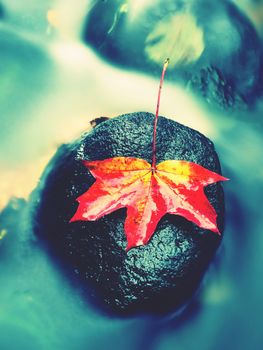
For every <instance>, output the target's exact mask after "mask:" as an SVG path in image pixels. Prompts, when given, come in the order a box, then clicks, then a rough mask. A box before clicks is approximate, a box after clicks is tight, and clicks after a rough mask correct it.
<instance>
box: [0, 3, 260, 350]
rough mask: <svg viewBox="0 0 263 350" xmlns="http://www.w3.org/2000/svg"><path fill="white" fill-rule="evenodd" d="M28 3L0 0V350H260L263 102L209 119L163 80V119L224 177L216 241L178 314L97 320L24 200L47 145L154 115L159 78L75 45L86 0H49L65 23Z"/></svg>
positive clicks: (44, 159)
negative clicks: (215, 159)
mask: <svg viewBox="0 0 263 350" xmlns="http://www.w3.org/2000/svg"><path fill="white" fill-rule="evenodd" d="M236 2H237V1H236ZM37 3H41V2H40V1H38V2H37V1H35V2H33V1H29V0H27V1H24V2H23V6H22V5H18V2H17V1H14V0H13V1H11V0H9V1H3V4H4V5H6V7H5V6H4V9H5V8H6V12H4V13H6V14H8V16H7V15H6V19H4V20H3V21H2V23H1V24H0V50H1V55H0V73H1V85H0V88H1V90H0V102H1V105H0V109H1V114H0V122H1V128H0V150H1V151H0V167H1V171H0V191H1V193H0V208H1V210H2V212H1V214H0V266H1V267H0V286H1V288H0V349H3V350H6V349H7V350H9V349H10V350H16V349H27V350H29V349H34V350H38V349H41V350H42V349H43V350H49V349H50V350H53V349H54V350H60V349H61V350H62V349H63V350H73V349H74V350H86V349H91V350H102V349H106V348H113V347H114V349H115V350H122V349H126V350H137V349H138V350H140V349H144V350H174V349H179V350H180V349H182V350H192V349H202V350H211V349H213V350H217V349H218V350H219V349H222V348H223V349H227V350H228V349H238V350H246V349H253V350H259V349H262V343H263V336H262V314H263V303H262V294H263V280H262V265H263V235H262V231H263V220H262V193H263V182H262V179H263V161H262V149H263V138H262V123H261V120H262V111H263V108H262V103H260V102H259V103H258V105H257V106H256V107H255V108H254V110H253V111H249V112H243V113H241V112H240V113H237V112H236V113H233V112H222V111H221V112H218V111H217V112H215V111H214V110H213V109H212V108H208V107H205V106H204V105H203V104H202V103H201V102H200V101H198V100H197V99H196V98H195V97H194V96H192V95H190V94H189V93H187V92H185V91H184V90H183V89H182V88H181V87H178V86H175V85H174V84H171V83H168V82H165V85H164V90H163V96H162V101H161V111H160V114H161V115H165V116H167V117H169V118H171V119H174V120H176V121H178V122H181V123H183V124H185V125H188V126H190V127H193V128H195V129H197V130H199V131H201V132H202V133H204V134H205V135H207V136H208V137H209V138H211V139H212V141H213V142H214V144H215V147H216V149H217V152H218V154H219V157H220V160H221V165H222V172H223V175H224V176H226V177H228V178H230V181H229V182H227V183H224V189H225V196H226V228H225V235H224V239H223V242H222V245H221V247H220V248H219V251H218V254H217V256H216V257H215V259H214V261H213V263H212V264H211V266H210V269H209V270H208V272H207V274H206V275H205V278H204V280H203V281H202V285H201V287H200V289H199V291H198V292H197V294H196V296H195V297H194V298H193V300H192V302H191V304H190V305H189V308H188V309H187V310H185V312H183V313H182V314H181V315H180V316H174V315H169V316H167V317H164V318H154V317H148V316H138V317H133V318H124V319H123V318H112V317H111V318H110V317H109V316H106V315H101V314H99V313H98V312H97V311H96V310H95V309H94V308H93V307H92V306H91V305H89V304H88V303H87V302H85V300H83V298H82V296H81V295H80V294H79V293H78V291H77V290H76V289H75V288H74V287H73V286H72V285H71V283H70V281H68V280H67V279H66V277H65V276H64V275H63V274H62V273H61V271H60V270H59V268H58V267H57V266H56V265H55V263H54V262H53V261H51V260H50V258H49V256H48V255H47V254H46V252H45V251H43V250H42V249H41V247H40V246H39V245H38V241H37V240H36V239H35V238H34V236H33V235H32V233H31V232H30V230H29V229H28V227H29V222H28V220H29V218H28V216H27V212H26V205H27V204H26V199H27V197H28V195H29V193H30V192H31V191H32V189H33V188H34V187H35V186H36V185H37V179H38V177H39V175H40V173H41V171H42V170H43V168H44V167H45V165H46V163H47V161H48V159H49V158H50V157H51V156H52V154H53V153H54V152H55V150H56V148H57V147H58V146H59V145H60V144H61V143H63V142H70V141H71V140H73V139H74V138H75V137H78V136H79V134H80V133H81V132H82V131H85V130H86V129H88V128H89V122H90V120H92V119H94V118H96V117H99V116H109V117H112V116H117V115H119V114H122V113H127V112H135V111H143V110H145V111H149V112H154V110H155V105H156V96H157V89H158V80H155V79H153V78H151V77H149V76H146V75H144V74H139V73H136V72H131V71H125V70H124V69H118V68H115V67H112V66H110V65H109V64H107V63H105V62H104V61H102V60H101V59H100V58H99V57H97V56H96V55H95V54H94V52H92V51H91V49H89V48H88V47H87V46H84V45H83V44H82V43H81V42H80V41H79V39H78V35H77V34H76V33H78V31H79V28H80V24H79V18H80V17H79V16H80V13H81V11H82V10H83V8H84V7H85V6H87V5H88V4H89V2H88V1H84V0H79V1H78V2H75V3H79V6H76V11H75V12H74V14H72V12H73V11H72V12H71V11H70V10H69V8H68V7H66V8H65V9H64V7H63V2H61V1H57V2H56V4H57V8H59V9H60V8H63V9H64V10H63V11H64V12H63V11H62V12H61V13H62V14H61V15H60V16H62V19H63V20H62V19H61V17H59V16H58V14H57V13H56V12H54V11H53V10H52V11H53V12H52V11H51V10H50V9H52V5H54V3H55V2H54V1H49V2H45V5H41V4H39V5H38V6H37V5H36V4H37ZM69 3H70V5H71V6H72V7H73V8H74V6H75V5H74V3H73V2H72V1H69ZM243 3H244V2H243ZM61 4H62V7H61ZM8 10H9V12H8ZM30 11H31V12H30ZM48 11H49V12H48ZM21 14H24V15H25V16H26V15H27V16H28V17H27V20H25V16H24V15H23V16H22V15H21ZM46 14H47V18H48V19H49V20H48V21H49V22H48V21H47V20H46ZM63 16H65V18H66V19H67V25H65V24H64V22H65V19H64V17H63ZM59 21H61V22H60V23H62V24H63V25H62V24H61V25H60V26H59V25H57V23H59ZM56 25H57V26H56ZM11 197H13V199H11V200H10V198H11ZM18 198H20V199H18ZM6 206H7V207H6Z"/></svg>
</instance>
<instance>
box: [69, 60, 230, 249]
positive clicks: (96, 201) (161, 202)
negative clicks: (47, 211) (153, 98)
mask: <svg viewBox="0 0 263 350" xmlns="http://www.w3.org/2000/svg"><path fill="white" fill-rule="evenodd" d="M167 64H168V63H166V64H165V65H164V69H163V72H162V77H161V81H160V86H159V94H158V103H157V110H156V117H155V122H154V133H153V159H152V164H150V163H148V162H147V161H146V160H144V159H138V158H130V157H115V158H109V159H105V160H95V161H84V165H85V166H86V167H87V168H88V169H89V170H90V172H91V174H92V175H93V176H94V177H95V178H96V182H95V183H94V184H93V185H92V186H91V187H90V188H89V190H88V191H87V192H85V193H84V194H82V195H81V196H80V197H79V198H78V199H77V200H78V202H79V206H78V209H77V211H76V213H75V214H74V216H73V217H72V219H71V220H70V222H73V221H78V220H88V221H93V220H97V219H99V218H101V217H102V216H104V215H107V214H110V213H111V212H113V211H115V210H117V209H120V208H127V218H126V221H125V227H124V229H125V233H126V236H127V243H128V244H127V250H129V249H130V248H132V247H136V246H140V245H144V244H146V243H147V242H148V241H149V240H150V238H151V237H152V235H153V234H154V231H155V228H156V226H157V224H158V222H159V221H160V219H161V218H162V217H163V216H164V215H165V214H166V213H170V214H176V215H181V216H183V217H185V218H186V219H188V220H190V221H192V222H194V223H195V224H196V225H198V226H199V227H202V228H204V229H209V230H211V231H214V232H216V233H218V234H220V233H219V230H218V228H217V224H216V218H217V214H216V212H215V210H214V208H213V207H212V206H211V204H210V203H209V201H208V199H207V197H206V196H205V194H204V187H205V186H207V185H209V184H212V183H215V182H218V181H224V180H227V179H226V178H224V177H223V176H221V175H218V174H216V173H214V172H212V171H210V170H207V169H205V168H203V167H202V166H201V165H198V164H195V163H191V162H187V161H184V160H166V161H163V162H161V163H159V164H158V165H156V126H157V119H158V112H159V101H160V93H161V88H162V83H163V79H164V74H165V70H166V67H167Z"/></svg>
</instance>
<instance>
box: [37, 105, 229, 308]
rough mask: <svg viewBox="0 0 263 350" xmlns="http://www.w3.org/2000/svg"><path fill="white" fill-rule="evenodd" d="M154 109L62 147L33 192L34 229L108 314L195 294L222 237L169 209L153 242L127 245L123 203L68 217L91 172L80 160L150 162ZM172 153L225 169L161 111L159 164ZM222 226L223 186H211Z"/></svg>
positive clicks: (197, 137)
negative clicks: (82, 217)
mask: <svg viewBox="0 0 263 350" xmlns="http://www.w3.org/2000/svg"><path fill="white" fill-rule="evenodd" d="M152 130H153V115H152V114H150V113H144V112H140V113H132V114H128V115H123V116H120V117H117V118H114V119H111V120H108V121H105V122H103V123H101V124H99V125H98V126H97V127H95V129H93V130H92V131H91V132H88V133H86V134H84V135H83V136H82V137H81V138H80V139H79V140H77V141H75V142H73V143H71V144H68V145H63V146H61V147H60V148H59V149H58V151H57V153H56V155H55V156H54V158H53V159H52V160H51V161H50V163H49V164H48V166H47V167H46V170H45V172H44V174H43V175H42V178H41V179H40V182H39V185H38V187H37V188H36V189H35V191H34V192H33V194H32V196H31V204H30V206H31V215H32V222H33V229H34V232H35V234H36V235H37V236H39V237H40V238H41V239H42V240H43V242H46V243H47V245H48V247H49V248H50V251H51V252H52V254H54V255H55V256H57V257H59V260H60V261H61V262H63V264H64V265H65V266H66V267H67V268H68V270H69V271H70V274H71V276H73V275H75V276H76V277H77V280H78V282H80V285H81V286H82V288H83V289H84V292H85V293H86V295H87V298H88V299H89V300H90V297H93V301H94V302H95V305H99V306H101V307H102V308H103V309H106V310H108V311H111V312H117V313H124V314H132V313H136V312H138V313H143V312H150V313H164V312H168V311H171V310H175V309H176V308H178V307H179V306H181V305H183V304H184V303H185V302H186V301H187V300H189V298H190V297H191V296H192V295H193V293H194V291H195V290H196V288H197V287H198V285H199V283H200V280H201V278H202V276H203V274H204V272H205V270H206V268H207V266H208V264H209V262H210V260H211V259H212V257H213V255H214V253H215V251H216V249H217V247H218V245H219V244H220V241H221V237H219V236H218V235H216V234H214V233H213V232H211V231H207V230H203V229H200V228H198V227H197V226H196V225H194V224H193V223H191V222H189V221H187V220H186V219H184V218H182V217H180V216H177V215H166V216H165V217H164V218H163V219H162V220H161V221H160V223H159V224H158V226H157V229H156V232H155V234H154V235H153V237H152V239H151V240H150V242H149V243H148V244H147V245H145V246H141V247H138V248H134V249H131V250H130V251H129V252H128V253H126V251H125V247H126V238H125V234H124V231H123V226H124V220H125V216H126V209H121V210H118V211H116V212H114V213H112V214H110V215H107V216H104V217H103V218H101V219H100V220H98V221H95V222H84V221H83V222H82V221H80V222H74V223H69V220H70V219H71V217H72V216H73V214H74V213H75V211H76V209H77V205H78V203H77V202H76V198H77V197H78V196H79V195H80V194H82V193H83V192H85V191H86V190H87V189H88V188H89V187H90V186H91V184H93V183H94V181H95V180H94V178H93V177H92V176H91V174H90V173H89V171H88V170H87V169H86V168H85V167H84V166H83V164H82V159H90V160H99V159H106V158H109V157H115V156H132V157H138V158H144V159H146V160H147V161H148V162H150V161H151V152H152ZM169 159H184V160H187V161H193V162H196V163H198V164H200V165H202V166H204V167H206V168H208V169H209V170H212V171H215V172H218V173H220V164H219V161H218V157H217V154H216V152H215V150H214V147H213V144H212V142H211V141H210V140H208V139H207V138H206V137H204V136H203V135H201V134H200V133H198V132H197V131H194V130H192V129H189V128H187V127H185V126H183V125H180V124H178V123H176V122H174V121H172V120H169V119H166V118H163V117H160V119H159V122H158V128H157V163H158V162H161V161H163V160H169ZM206 194H207V196H208V198H209V200H210V202H211V204H212V205H213V206H214V208H215V209H216V211H217V213H218V226H219V229H220V230H221V232H222V231H223V221H224V198H223V191H222V187H221V184H213V185H210V186H208V187H207V188H206Z"/></svg>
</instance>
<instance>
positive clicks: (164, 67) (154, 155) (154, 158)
mask: <svg viewBox="0 0 263 350" xmlns="http://www.w3.org/2000/svg"><path fill="white" fill-rule="evenodd" d="M169 61H170V60H169V58H167V59H166V60H165V62H164V64H163V71H162V75H161V79H160V84H159V91H158V97H157V106H156V113H155V118H154V126H153V144H152V171H154V170H155V167H156V132H157V122H158V117H159V108H160V100H161V91H162V87H163V81H164V76H165V72H166V69H167V67H168V64H169Z"/></svg>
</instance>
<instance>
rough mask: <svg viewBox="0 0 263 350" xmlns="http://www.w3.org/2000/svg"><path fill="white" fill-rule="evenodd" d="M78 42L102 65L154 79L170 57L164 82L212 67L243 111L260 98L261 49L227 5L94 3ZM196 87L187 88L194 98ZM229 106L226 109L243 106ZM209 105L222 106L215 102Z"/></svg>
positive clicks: (199, 0) (199, 1)
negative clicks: (103, 62) (104, 62)
mask: <svg viewBox="0 0 263 350" xmlns="http://www.w3.org/2000/svg"><path fill="white" fill-rule="evenodd" d="M83 39H84V41H85V42H86V43H87V44H88V45H90V46H91V47H92V48H94V49H95V51H96V52H97V53H98V54H99V55H101V56H102V57H104V58H106V59H107V60H108V61H110V62H112V63H114V64H117V65H118V66H123V67H126V68H132V69H136V70H139V71H141V72H143V73H150V74H151V75H153V76H156V77H158V78H159V76H160V71H161V67H162V65H163V62H164V60H165V58H167V57H170V66H169V72H170V73H169V72H168V73H169V74H167V75H166V79H170V80H173V81H176V82H179V83H181V84H187V83H188V81H189V80H191V79H192V78H195V77H197V76H199V78H200V79H201V78H202V77H201V75H202V71H203V70H207V69H210V67H215V68H216V69H217V70H218V71H219V72H220V74H221V75H222V76H223V77H225V79H226V81H227V84H228V89H231V90H232V91H233V93H234V94H235V95H238V96H241V98H242V99H244V100H245V102H246V104H245V107H246V105H249V106H252V105H253V104H254V102H255V101H256V100H257V99H258V98H259V97H260V96H262V71H263V64H262V62H263V58H262V57H263V56H262V45H261V42H260V40H259V37H258V34H257V32H256V30H255V28H254V27H253V25H252V24H251V22H250V21H249V19H248V18H247V17H246V16H245V15H244V14H243V13H242V12H241V11H240V10H239V9H238V8H237V7H236V6H235V5H234V4H233V3H232V2H231V1H225V0H224V1H210V0H194V1H192V0H187V1H186V0H167V1H165V2H164V1H162V0H158V1H154V2H153V1H152V2H151V1H149V2H148V1H147V2H140V4H139V2H138V1H133V0H128V1H125V2H124V1H120V0H112V1H97V2H95V3H94V6H92V8H91V9H89V12H88V14H87V20H86V25H85V27H84V33H83ZM209 87H210V88H211V91H210V92H209V94H213V93H216V94H217V95H218V96H219V101H220V100H224V93H225V92H226V89H224V90H222V89H221V90H220V89H219V90H218V89H217V90H216V91H214V86H213V84H210V85H209ZM198 88H199V85H198V84H197V85H194V86H193V90H194V91H195V92H197V93H198V94H199V93H200V90H199V89H198ZM204 97H206V96H204ZM206 101H207V99H206ZM207 102H208V101H207ZM235 102H236V100H235V99H234V100H233V103H232V104H231V108H232V109H237V110H238V109H240V108H242V107H243V105H244V104H240V103H239V101H237V103H235ZM209 103H210V104H211V105H215V106H217V107H218V106H219V107H221V108H222V109H224V108H225V104H224V103H223V104H222V105H220V103H218V100H216V99H215V98H214V99H211V100H210V101H209ZM227 108H229V105H227Z"/></svg>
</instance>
